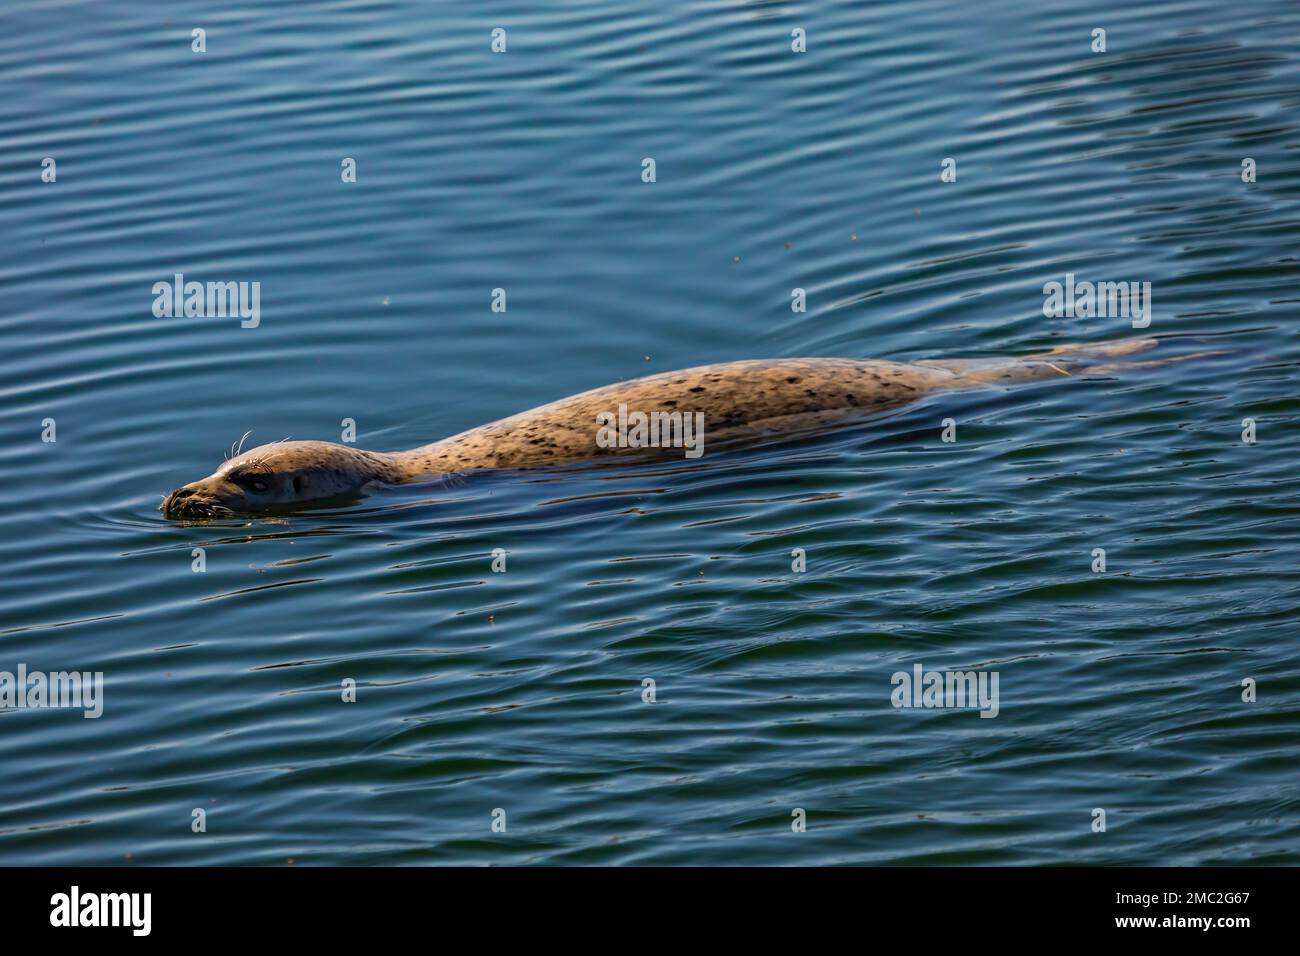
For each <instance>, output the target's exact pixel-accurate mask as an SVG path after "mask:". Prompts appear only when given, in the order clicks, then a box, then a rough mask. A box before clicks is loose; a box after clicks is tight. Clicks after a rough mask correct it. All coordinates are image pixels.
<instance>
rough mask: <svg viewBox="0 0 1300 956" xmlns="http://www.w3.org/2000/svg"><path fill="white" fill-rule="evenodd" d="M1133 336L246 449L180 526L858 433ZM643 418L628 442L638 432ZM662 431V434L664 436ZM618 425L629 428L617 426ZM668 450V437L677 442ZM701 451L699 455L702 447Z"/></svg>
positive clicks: (687, 378)
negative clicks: (426, 488) (466, 476)
mask: <svg viewBox="0 0 1300 956" xmlns="http://www.w3.org/2000/svg"><path fill="white" fill-rule="evenodd" d="M1156 344H1157V343H1156V340H1155V339H1151V338H1134V339H1127V340H1119V341H1113V342H1103V343H1100V344H1096V345H1067V346H1062V347H1060V348H1056V349H1053V350H1052V351H1050V352H1044V353H1039V354H1036V355H1028V356H1023V357H1019V358H997V359H982V360H981V359H975V360H970V359H966V360H949V361H933V362H930V361H923V362H909V363H904V362H890V361H883V360H871V359H848V358H789V359H770V360H767V359H758V360H749V361H739V362H724V363H721V364H717V365H702V366H699V367H698V368H689V369H685V370H682V371H677V372H662V373H660V374H657V375H649V376H646V377H645V378H639V379H635V380H633V381H629V382H620V383H618V384H615V385H606V386H604V387H602V388H596V389H592V390H591V391H587V392H582V393H581V394H578V395H572V396H570V397H568V398H564V399H561V400H559V401H557V402H552V403H550V404H548V405H542V406H539V407H537V408H534V409H531V410H530V411H526V412H522V413H520V414H518V415H512V416H511V417H509V418H503V419H501V420H499V421H495V422H491V423H489V424H487V425H480V426H479V427H477V428H472V429H470V430H469V431H465V432H461V433H460V434H458V435H452V436H451V437H450V438H444V439H442V440H440V441H435V442H433V443H432V444H428V445H423V446H421V447H419V448H413V449H411V450H409V451H394V452H374V451H363V450H361V449H357V448H352V447H351V446H348V445H340V444H335V443H333V442H322V441H284V442H277V443H275V444H270V445H262V446H260V447H258V448H254V449H252V450H251V451H248V452H243V453H237V454H236V455H235V457H233V458H230V459H229V460H227V461H226V462H225V463H223V464H222V465H221V467H220V468H218V469H217V470H216V471H215V472H213V473H212V474H211V475H209V476H208V477H207V478H203V479H201V480H199V481H194V482H191V483H189V484H187V485H184V486H182V487H180V488H177V489H176V490H175V491H173V492H172V493H171V494H170V495H167V496H166V498H165V499H164V501H163V503H162V504H161V505H160V508H161V510H162V511H163V513H164V514H165V515H166V516H167V517H169V518H214V517H222V516H228V515H236V514H260V513H266V512H271V511H277V510H285V509H292V508H294V507H297V506H300V505H303V504H306V503H316V502H322V501H330V500H341V499H347V498H353V499H355V497H357V496H358V495H359V494H360V493H361V492H362V490H363V489H364V488H365V487H366V486H367V485H371V484H374V483H383V484H401V483H404V482H409V481H415V480H418V479H421V478H429V477H434V476H437V475H445V474H451V473H463V472H471V471H480V470H485V469H524V468H538V467H543V466H546V465H561V464H570V463H574V462H580V461H588V460H596V459H601V458H607V457H608V456H611V455H621V456H627V457H635V456H643V457H646V456H650V455H656V454H657V455H664V454H675V455H676V456H681V455H683V453H684V452H683V447H685V454H686V456H687V457H694V456H693V455H691V451H692V449H693V448H698V449H699V451H701V452H702V451H703V440H704V432H703V431H702V430H696V429H693V428H692V425H694V424H696V423H700V424H702V425H703V428H704V429H707V435H708V447H709V448H710V449H712V450H715V451H716V450H718V449H726V448H734V447H736V446H738V445H745V444H752V443H754V442H755V441H761V440H771V439H774V438H784V437H787V436H796V435H799V434H802V433H805V432H815V431H818V430H820V429H824V428H827V427H830V426H832V425H837V424H844V423H851V422H853V421H855V420H860V419H863V418H867V417H870V416H872V415H874V414H876V413H879V412H882V411H886V410H889V409H891V408H896V407H898V406H901V405H905V404H907V403H909V402H912V401H915V400H916V399H918V398H920V397H922V396H924V395H928V394H932V393H934V392H939V391H952V390H958V389H966V388H974V387H980V386H988V385H1010V384H1015V383H1019V382H1030V381H1037V380H1040V379H1044V378H1056V377H1061V376H1070V375H1073V374H1075V373H1076V372H1080V371H1090V372H1109V371H1111V370H1112V369H1113V368H1117V367H1124V366H1113V365H1108V364H1106V363H1107V361H1108V360H1110V359H1113V358H1115V357H1117V356H1122V355H1127V354H1130V353H1132V352H1139V351H1143V350H1146V349H1150V348H1154V347H1155V346H1156ZM629 421H632V422H635V425H634V426H633V429H632V431H633V432H635V433H636V434H632V435H631V438H637V437H639V438H640V440H639V441H632V440H629V433H628V427H627V426H628V422H629ZM652 425H653V426H662V429H663V430H662V431H660V430H659V428H658V427H655V428H651V427H648V426H652ZM616 426H617V427H616ZM665 434H666V435H667V439H668V440H667V441H659V440H656V439H661V438H663V437H664V435H665ZM692 442H694V445H692Z"/></svg>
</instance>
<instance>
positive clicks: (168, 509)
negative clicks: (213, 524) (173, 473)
mask: <svg viewBox="0 0 1300 956" xmlns="http://www.w3.org/2000/svg"><path fill="white" fill-rule="evenodd" d="M158 510H160V511H161V512H162V513H163V514H164V515H165V516H166V517H168V518H199V517H203V518H210V517H212V516H213V515H215V514H216V513H218V512H220V511H222V510H224V509H222V508H221V507H220V506H219V505H218V503H217V501H216V499H215V498H213V497H212V496H211V495H209V494H205V493H204V492H203V490H202V489H200V488H197V487H195V485H193V484H190V485H184V486H182V487H180V488H177V489H176V490H175V491H173V492H172V493H171V494H170V495H168V496H167V497H166V498H164V499H163V502H162V504H160V505H159V506H158Z"/></svg>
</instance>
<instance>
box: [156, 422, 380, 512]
mask: <svg viewBox="0 0 1300 956" xmlns="http://www.w3.org/2000/svg"><path fill="white" fill-rule="evenodd" d="M394 478H395V475H394V467H393V464H392V462H391V461H389V457H388V456H387V455H382V454H378V453H376V452H370V451H361V450H360V449H357V448H349V447H348V446H347V445H336V444H333V443H332V442H325V441H285V442H277V443H275V444H273V445H262V446H261V447H259V448H254V449H253V450H252V451H246V452H244V453H243V454H242V455H238V456H236V457H235V458H231V459H230V460H229V461H227V462H225V463H224V464H222V466H221V467H220V468H218V469H217V470H216V471H215V472H213V473H212V474H211V475H209V476H208V477H207V478H204V479H202V480H201V481H192V482H190V483H189V484H188V485H183V486H181V487H180V488H177V489H176V490H175V491H173V492H172V493H171V494H170V495H168V496H167V497H166V498H165V499H164V500H163V503H162V504H161V505H160V506H159V507H160V508H161V510H162V512H163V513H164V514H165V515H166V516H167V517H168V518H216V517H222V516H225V515H231V514H258V513H262V512H267V511H275V510H281V509H286V508H292V507H293V506H295V505H299V504H304V503H306V502H311V501H319V500H321V499H326V498H341V497H346V496H348V495H355V494H356V493H357V492H359V491H360V490H361V489H362V488H363V487H365V486H366V485H367V484H369V483H370V482H373V481H393V480H394Z"/></svg>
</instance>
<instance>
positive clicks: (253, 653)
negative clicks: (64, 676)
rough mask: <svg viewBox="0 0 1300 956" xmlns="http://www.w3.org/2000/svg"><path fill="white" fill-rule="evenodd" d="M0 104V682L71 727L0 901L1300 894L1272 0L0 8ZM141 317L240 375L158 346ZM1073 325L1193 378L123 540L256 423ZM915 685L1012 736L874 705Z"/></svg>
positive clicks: (12, 763)
mask: <svg viewBox="0 0 1300 956" xmlns="http://www.w3.org/2000/svg"><path fill="white" fill-rule="evenodd" d="M1085 6H1086V7H1088V8H1089V9H1086V10H1085V9H1084V7H1085ZM196 28H201V29H202V30H204V31H205V33H204V42H205V45H206V52H201V53H198V52H194V50H193V46H194V44H195V40H194V39H193V33H192V31H193V30H194V29H196ZM498 28H500V29H503V30H504V31H505V34H504V37H505V43H506V49H505V52H503V53H495V52H493V50H492V43H493V31H494V30H495V29H498ZM1099 28H1100V29H1104V30H1105V31H1106V50H1105V52H1104V53H1100V52H1093V49H1092V47H1093V45H1094V40H1093V31H1094V30H1096V29H1099ZM796 29H801V30H803V31H804V35H805V36H806V52H804V53H796V52H793V51H792V49H791V46H792V43H794V42H796V41H795V38H794V37H793V36H792V31H795V30H796ZM0 85H2V93H3V95H2V96H0V234H2V235H3V236H4V237H5V239H6V247H7V253H8V254H7V255H6V256H5V258H4V260H3V262H0V671H5V672H16V670H17V668H18V667H19V665H25V667H26V668H27V669H28V670H29V671H41V672H52V671H67V670H76V671H86V672H102V673H103V675H104V696H103V701H102V703H103V715H102V716H101V717H99V718H98V719H85V718H83V716H82V714H81V712H80V711H76V710H69V709H28V708H23V709H17V708H15V709H9V710H3V711H0V863H7V864H119V863H123V862H124V861H128V860H129V861H133V862H134V863H137V864H281V863H284V862H286V861H288V860H293V861H294V862H295V864H298V865H311V864H423V863H435V864H441V863H470V864H487V863H498V864H520V863H545V864H576V863H600V864H683V863H684V864H827V863H897V864H918V863H925V864H1060V863H1087V864H1214V863H1272V864H1277V863H1292V864H1294V863H1297V862H1300V790H1298V789H1297V784H1298V782H1300V776H1298V772H1297V746H1298V741H1300V663H1298V662H1297V653H1296V648H1297V646H1298V644H1300V613H1298V608H1300V467H1297V466H1298V464H1300V435H1298V434H1297V423H1298V422H1300V391H1298V389H1297V383H1298V382H1300V345H1298V343H1297V337H1296V328H1297V322H1298V321H1300V258H1298V255H1300V249H1298V248H1297V239H1298V238H1300V205H1298V200H1300V135H1298V126H1300V122H1298V121H1300V10H1298V9H1297V7H1296V5H1295V4H1294V2H1291V0H1277V2H1270V0H1243V2H1240V3H1232V4H1224V3H1221V2H1217V0H1185V2H1161V3H1148V4H1132V3H1122V2H1114V0H1101V2H1098V3H1091V4H1087V5H1084V4H1075V3H1066V2H1063V0H1047V2H1044V0H1010V2H991V3H954V2H937V0H907V2H892V0H891V2H872V3H865V2H824V3H815V4H814V3H793V2H791V3H773V2H741V0H709V2H694V3H685V4H681V3H652V4H647V3H644V2H634V0H589V2H558V0H557V2H548V3H532V4H524V3H518V2H505V3H484V2H450V0H445V2H437V3H427V2H426V3H417V2H381V0H334V2H324V3H319V2H294V3H284V4H254V3H248V2H244V0H234V2H229V3H222V4H201V3H195V2H189V0H177V2H170V3H166V4H151V3H141V4H128V3H102V2H101V3H87V2H57V0H40V2H32V0H8V2H6V3H5V4H4V7H3V9H0ZM47 158H49V159H52V160H54V164H55V165H54V167H53V174H54V175H55V176H56V177H57V178H56V179H55V181H53V182H45V181H43V169H44V170H46V171H47V175H48V171H49V169H50V167H49V166H48V164H46V165H45V166H44V167H43V161H44V160H46V159H47ZM647 158H650V159H653V160H654V161H655V180H656V181H655V182H653V183H646V182H643V179H642V176H643V160H645V159H647ZM345 159H352V160H354V161H355V164H356V174H357V175H356V182H344V181H343V175H342V166H343V163H344V160H345ZM945 159H954V160H955V161H956V172H957V177H956V181H955V182H943V181H941V173H942V172H943V169H942V163H943V161H944V160H945ZM1247 159H1250V160H1253V165H1254V169H1255V176H1254V181H1253V182H1244V181H1243V175H1242V174H1243V161H1244V160H1247ZM1247 178H1249V177H1247ZM177 273H181V274H183V275H184V276H185V277H186V278H187V279H193V280H199V281H233V282H250V283H251V282H258V283H260V286H259V288H260V296H261V298H260V322H259V324H258V325H257V327H256V328H241V326H240V323H239V321H238V320H235V319H229V318H226V319H221V318H194V317H191V318H184V317H180V318H168V317H163V318H159V317H156V316H155V315H154V314H153V311H152V306H153V302H154V294H153V292H152V291H151V290H152V287H153V285H154V283H157V282H160V281H171V279H172V277H173V276H174V275H175V274H177ZM1067 273H1069V274H1073V275H1075V276H1076V278H1077V279H1079V280H1092V281H1132V282H1150V283H1151V286H1152V322H1151V326H1150V328H1149V329H1148V330H1146V331H1147V332H1148V333H1154V334H1158V335H1163V336H1171V337H1172V338H1170V339H1168V340H1166V343H1165V347H1166V349H1167V351H1168V353H1169V354H1190V353H1191V352H1195V351H1213V352H1217V353H1220V354H1217V355H1214V356H1208V357H1204V358H1200V359H1193V360H1190V361H1186V362H1180V363H1177V364H1173V365H1167V366H1158V367H1154V368H1147V369H1142V370H1134V371H1133V372H1131V373H1124V374H1116V375H1107V376H1099V377H1093V378H1085V377H1073V378H1069V379H1066V378H1061V379H1060V380H1057V381H1051V382H1043V383H1038V384H1033V385H1030V386H1026V387H1022V388H1018V389H1015V390H1009V391H1003V390H990V391H985V392H970V393H963V394H960V395H941V396H935V397H931V398H929V399H927V400H925V401H923V402H921V403H919V404H917V405H914V406H912V407H909V408H906V409H903V410H901V411H898V412H896V413H894V414H892V415H890V416H888V417H887V418H885V419H883V420H881V421H879V422H877V423H875V424H874V425H871V426H869V427H865V428H860V429H854V430H850V431H847V432H840V433H837V434H834V435H828V436H826V437H824V438H822V439H819V440H814V441H809V442H805V443H802V444H798V445H794V446H788V447H780V448H769V449H753V450H750V451H747V452H743V453H735V454H731V455H718V456H710V455H707V454H706V456H705V457H704V458H703V459H701V460H700V461H698V462H685V461H683V462H681V463H674V464H669V465H660V466H640V467H622V468H617V469H613V470H611V469H609V468H605V469H595V468H585V467H583V468H574V469H569V470H567V471H564V472H562V473H555V472H549V473H548V472H539V473H532V474H523V475H520V474H513V475H508V474H499V475H481V476H471V477H468V478H466V479H463V480H458V481H449V482H429V483H427V484H423V485H419V486H414V487H403V488H397V489H389V490H384V491H381V492H379V493H376V494H374V495H372V496H371V497H369V498H368V499H366V500H365V501H364V502H362V503H360V504H358V505H357V506H355V507H351V508H342V509H334V510H331V511H326V512H315V513H310V512H309V513H304V514H301V515H296V516H292V517H287V518H286V517H281V518H274V519H269V518H268V519H259V520H248V519H244V520H230V521H222V522H218V523H214V524H208V525H201V524H199V525H183V524H176V523H170V522H167V521H164V520H163V519H162V518H161V516H160V515H159V513H158V512H157V510H156V508H157V505H158V503H159V500H160V498H161V496H162V495H163V494H164V493H165V492H167V491H169V490H171V489H172V488H174V487H176V486H177V485H179V484H181V483H183V482H186V481H189V480H192V479H195V478H198V477H201V476H203V475H205V474H207V473H208V472H210V471H211V470H212V469H213V468H215V466H216V465H218V464H219V463H220V462H221V460H222V457H223V455H224V454H225V453H226V452H227V451H228V450H229V448H230V446H231V444H232V442H236V441H238V440H239V438H240V436H241V435H242V434H243V433H244V432H245V431H248V430H251V431H252V435H251V436H250V438H249V442H250V445H249V447H251V444H256V443H262V442H267V441H274V440H277V439H281V438H285V437H293V438H297V439H307V438H313V439H326V440H334V441H337V440H339V438H340V435H341V432H342V429H343V427H344V425H343V423H344V421H345V420H346V419H351V420H353V421H354V422H355V425H356V432H357V445H358V446H359V447H365V448H375V449H398V448H408V447H412V446H415V445H420V444H423V443H426V442H429V441H432V440H434V439H436V438H439V437H442V436H444V435H448V434H451V433H454V432H456V431H459V430H462V429H465V428H469V427H472V426H474V425H477V424H481V423H484V422H487V421H490V420H493V419H495V418H499V417H501V416H504V415H508V414H512V413H514V412H518V411H521V410H523V409H527V408H530V407H532V406H534V405H537V404H540V403H543V402H547V401H551V400H553V399H556V398H560V397H563V396H565V395H568V394H571V393H574V392H578V391H581V390H584V389H587V388H591V387H594V386H598V385H603V384H606V383H609V382H613V381H617V380H620V379H627V378H633V377H637V376H640V375H644V374H648V373H651V372H658V371H664V370H669V369H674V368H680V367H687V366H692V365H699V364H704V363H708V362H717V361H726V360H731V359H744V358H759V357H779V356H802V355H833V356H864V357H876V358H889V359H896V360H912V359H922V358H960V357H981V356H993V355H1011V354H1023V353H1026V352H1030V351H1034V350H1041V349H1044V348H1050V347H1052V346H1055V345H1058V344H1061V343H1062V342H1068V341H1098V340H1102V339H1108V338H1116V337H1123V336H1128V335H1135V334H1138V333H1137V332H1135V331H1134V330H1133V329H1132V327H1131V324H1130V322H1129V320H1128V319H1127V318H1123V317H1095V316H1094V317H1069V318H1067V317H1059V318H1058V317H1045V316H1044V312H1043V304H1044V294H1043V287H1044V284H1045V283H1048V282H1051V281H1064V279H1065V276H1066V275H1067ZM796 288H799V289H803V290H805V293H806V299H807V309H806V311H804V312H796V311H793V310H792V290H793V289H796ZM495 289H504V290H505V293H506V296H507V299H506V301H507V308H506V310H505V311H493V309H492V301H493V290H495ZM949 418H950V419H952V421H953V423H954V424H955V428H956V436H955V437H956V441H954V442H944V441H943V440H942V437H941V428H942V425H941V423H942V422H943V420H944V419H949ZM1245 419H1251V420H1253V422H1254V423H1255V426H1254V427H1255V441H1254V442H1253V443H1248V442H1245V441H1243V437H1242V436H1243V429H1244V428H1245V427H1246V426H1244V425H1243V421H1244V420H1245ZM51 428H52V429H53V434H50V430H51ZM48 437H54V438H55V439H56V440H54V441H46V440H43V439H44V438H48ZM196 549H199V550H197V551H196ZM496 549H502V550H503V551H504V552H505V554H506V562H507V566H506V570H505V571H504V572H503V573H498V572H495V571H493V568H492V562H493V557H492V555H493V552H494V551H495V550H496ZM1097 549H1102V550H1104V552H1105V558H1106V570H1105V571H1104V572H1101V571H1094V566H1095V562H1096V560H1097V559H1096V558H1095V557H1094V552H1095V551H1096V550H1097ZM796 551H799V552H800V553H801V554H802V555H803V557H804V561H805V568H806V569H805V570H803V571H796V570H794V569H793V567H792V565H793V564H794V563H795V562H796V561H797V560H798V557H797V555H795V552H796ZM196 562H201V563H202V564H203V565H204V566H205V570H202V571H196V570H195V567H196ZM917 665H921V666H922V667H923V668H924V669H925V670H939V671H946V670H977V671H983V672H989V673H996V674H997V675H998V676H999V689H1000V701H999V704H1000V706H999V713H998V715H997V717H996V718H995V719H982V718H981V717H980V716H979V715H978V712H977V711H976V710H973V709H970V708H965V709H960V708H953V709H924V708H922V709H907V708H904V709H900V708H895V707H894V706H893V705H892V703H891V696H890V695H891V691H892V690H893V684H892V682H891V675H893V674H895V673H896V672H899V671H906V672H911V671H912V669H913V668H914V667H915V666H917ZM647 681H653V682H654V683H653V689H654V698H655V699H654V702H653V703H647V702H646V699H645V698H646V697H648V696H649V695H648V693H647V692H648V690H649V687H650V685H648V684H647V683H646V682H647ZM1243 681H1245V682H1247V685H1246V686H1243ZM347 682H355V688H356V700H355V702H345V701H344V700H343V688H344V687H345V686H348V685H347ZM1252 687H1253V688H1254V692H1253V693H1254V698H1255V699H1254V700H1253V701H1250V700H1243V695H1245V696H1246V697H1250V696H1251V693H1250V689H1251V688H1252ZM196 810H197V811H202V813H200V814H198V815H196V813H195V811H196ZM800 810H802V811H803V813H804V816H805V817H806V832H802V833H796V832H793V829H792V823H797V822H798V821H799V819H800V817H799V814H798V811H800ZM1098 810H1103V811H1105V827H1106V828H1105V832H1096V830H1097V828H1098V824H1097V821H1098V820H1099V817H1098V815H1097V813H1096V811H1098ZM200 819H201V821H202V825H200V823H199V822H198V821H199V820H200ZM502 819H504V821H505V823H506V825H505V832H494V830H493V822H494V820H502ZM196 828H198V829H204V828H205V832H195V829H196ZM498 829H499V827H498Z"/></svg>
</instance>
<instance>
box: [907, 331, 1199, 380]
mask: <svg viewBox="0 0 1300 956" xmlns="http://www.w3.org/2000/svg"><path fill="white" fill-rule="evenodd" d="M1158 344H1159V342H1157V341H1156V340H1155V339H1152V338H1132V339H1114V340H1112V341H1109V342H1096V343H1093V344H1073V345H1060V346H1057V347H1056V348H1054V349H1052V350H1051V351H1048V352H1038V353H1035V354H1033V355H1022V356H1019V357H1016V358H998V359H956V360H951V361H945V362H917V363H916V364H917V365H924V366H927V367H929V368H941V369H944V370H945V371H948V372H951V373H952V374H953V375H954V376H956V379H957V384H958V385H965V386H976V385H1015V384H1017V383H1020V382H1037V381H1041V380H1042V379H1047V378H1061V377H1067V378H1068V377H1070V376H1073V375H1080V374H1087V373H1090V372H1107V373H1109V372H1113V371H1117V370H1120V369H1123V368H1126V367H1129V364H1130V363H1123V362H1118V363H1117V362H1114V361H1112V360H1113V359H1116V358H1120V357H1122V356H1125V355H1132V354H1134V353H1136V352H1146V351H1148V350H1150V349H1153V348H1155V347H1156V346H1157V345H1158ZM1166 361H1174V360H1173V359H1167V360H1166ZM1139 364H1141V365H1150V364H1152V363H1150V362H1143V363H1132V366H1133V367H1136V366H1137V365H1139Z"/></svg>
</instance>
